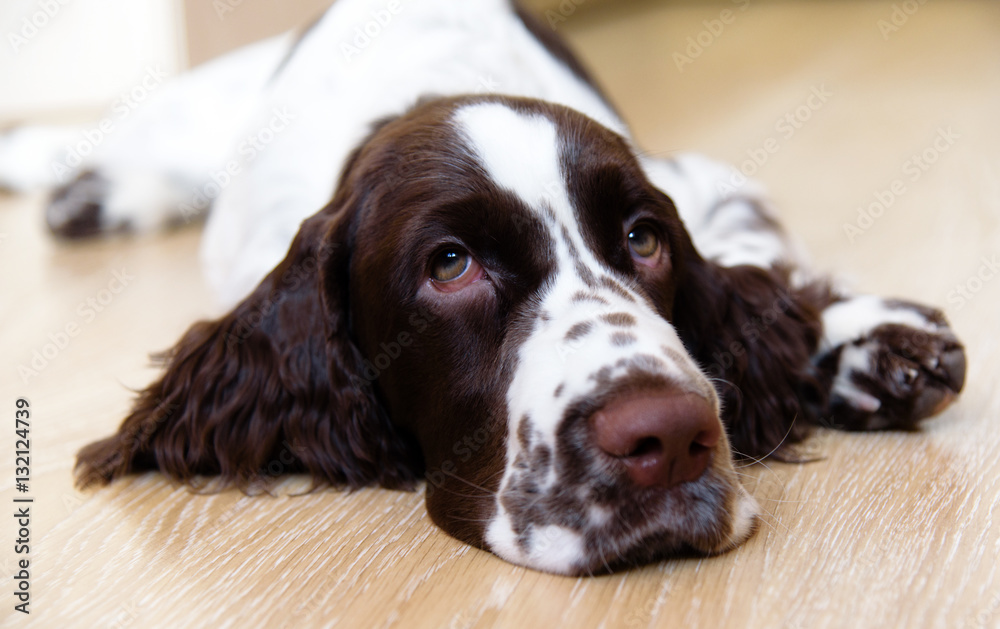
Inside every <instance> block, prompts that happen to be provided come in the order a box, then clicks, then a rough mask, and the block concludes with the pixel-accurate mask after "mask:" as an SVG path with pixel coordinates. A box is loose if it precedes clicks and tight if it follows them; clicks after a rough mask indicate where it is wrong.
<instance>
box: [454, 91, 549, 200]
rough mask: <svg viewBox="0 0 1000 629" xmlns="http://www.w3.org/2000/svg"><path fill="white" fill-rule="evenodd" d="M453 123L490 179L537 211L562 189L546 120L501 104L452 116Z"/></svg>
mask: <svg viewBox="0 0 1000 629" xmlns="http://www.w3.org/2000/svg"><path fill="white" fill-rule="evenodd" d="M455 122H457V123H458V126H459V129H460V130H461V131H462V132H463V133H464V135H465V136H466V138H467V139H468V141H469V144H470V146H469V148H470V149H472V150H473V151H474V152H475V153H476V156H477V157H478V158H479V160H480V162H481V163H482V165H483V167H484V168H485V169H486V172H487V173H488V174H489V176H490V178H491V179H493V181H494V182H495V183H496V184H497V185H499V186H500V187H502V188H507V189H508V190H510V191H512V192H514V193H515V194H517V195H518V196H519V197H521V200H523V201H524V202H525V203H526V204H527V205H528V207H530V208H533V209H537V208H538V207H539V205H540V204H541V203H542V201H543V200H544V199H545V198H546V197H552V196H553V192H554V191H555V190H558V189H559V188H561V187H562V174H561V172H560V168H559V137H558V133H557V131H556V126H555V124H553V122H552V121H551V120H549V119H548V118H545V117H543V116H539V115H531V114H521V113H518V112H516V111H514V110H513V109H511V108H509V107H507V106H505V105H502V104H500V103H479V104H476V105H470V106H468V107H463V108H462V109H460V110H458V112H456V113H455Z"/></svg>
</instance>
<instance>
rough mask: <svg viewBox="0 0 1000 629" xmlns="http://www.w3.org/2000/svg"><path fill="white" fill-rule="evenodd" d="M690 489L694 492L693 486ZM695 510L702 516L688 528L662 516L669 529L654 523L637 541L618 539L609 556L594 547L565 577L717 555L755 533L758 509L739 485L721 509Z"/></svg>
mask: <svg viewBox="0 0 1000 629" xmlns="http://www.w3.org/2000/svg"><path fill="white" fill-rule="evenodd" d="M692 485H696V483H692ZM691 489H694V491H695V493H697V492H698V490H697V488H695V487H692V488H691ZM695 510H696V511H701V512H702V513H700V514H699V517H697V518H696V520H697V521H696V522H690V528H687V527H682V528H678V527H677V524H676V518H675V517H673V516H670V517H665V518H664V520H666V521H667V522H668V523H669V526H664V527H663V528H658V527H657V525H658V524H660V523H659V522H654V523H653V524H652V526H651V527H647V528H649V529H651V530H649V531H648V532H646V533H645V534H644V535H642V536H641V537H640V538H639V539H638V540H634V539H628V540H621V543H622V547H621V548H619V549H616V550H614V551H613V552H612V553H611V554H610V555H609V554H608V553H607V552H606V551H605V552H600V551H601V550H602V549H601V547H600V545H598V546H597V547H595V548H594V550H595V551H597V552H595V553H594V555H593V556H592V557H589V558H588V560H587V561H585V562H583V563H581V564H580V565H579V566H577V567H576V568H575V570H574V571H572V572H570V573H568V574H574V575H577V576H582V575H593V574H601V573H610V572H619V571H622V570H626V569H631V568H636V567H639V566H643V565H647V564H650V563H654V562H657V561H663V560H666V559H678V558H686V557H706V556H712V555H718V554H722V553H725V552H728V551H730V550H733V549H734V548H737V547H739V546H740V545H742V544H743V543H744V542H746V541H747V540H749V539H750V537H752V536H753V534H754V532H755V531H756V530H757V525H758V522H759V514H760V507H759V506H758V504H757V501H756V500H754V498H753V497H752V496H750V494H748V493H747V492H746V490H744V489H743V488H742V487H741V486H739V485H737V486H736V488H735V491H734V492H733V493H732V495H731V496H730V499H729V500H727V501H726V504H725V505H724V506H721V505H719V506H715V507H714V508H713V507H712V506H709V505H707V504H702V505H699V506H697V507H695ZM710 512H712V513H710Z"/></svg>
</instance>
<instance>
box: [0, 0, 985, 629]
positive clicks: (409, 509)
mask: <svg viewBox="0 0 1000 629" xmlns="http://www.w3.org/2000/svg"><path fill="white" fill-rule="evenodd" d="M899 4H901V3H899ZM892 6H893V5H892V3H890V2H883V1H879V2H823V3H775V4H770V3H761V2H756V1H753V2H751V3H750V5H749V7H748V8H747V10H746V11H740V10H739V5H738V4H736V3H718V4H712V3H691V4H683V5H680V6H665V5H661V4H658V3H639V4H629V5H627V6H625V5H623V4H622V5H620V6H613V4H612V3H603V4H601V5H600V6H597V7H594V8H592V9H590V10H588V9H587V8H586V5H583V6H581V8H580V9H579V11H577V12H575V13H574V14H573V15H572V16H570V18H569V19H568V20H567V21H566V22H564V23H560V24H559V25H558V28H559V30H560V32H563V33H564V34H565V35H567V36H568V37H569V38H570V39H571V40H573V42H574V43H575V44H576V45H577V46H578V47H579V48H580V49H581V52H582V54H583V56H584V57H585V58H586V60H587V61H588V62H589V64H590V65H591V66H592V68H593V69H594V71H595V73H596V74H597V76H598V77H600V79H601V80H602V81H603V83H604V84H605V85H606V86H607V88H608V91H609V92H610V94H611V95H612V97H613V98H614V99H615V101H616V102H617V104H618V105H619V106H620V107H621V109H622V111H623V112H624V114H625V116H626V117H627V118H628V119H629V120H630V121H631V122H632V123H633V124H634V126H635V129H636V130H637V132H638V136H639V138H640V140H641V141H642V143H643V144H644V146H646V147H648V148H649V149H650V150H651V151H655V152H665V153H670V152H674V151H680V150H700V151H704V152H707V153H709V154H711V155H714V156H716V157H718V158H721V159H726V160H729V161H733V162H736V163H740V162H743V161H744V160H746V159H747V157H748V153H747V151H753V150H754V149H757V148H759V147H761V146H763V144H764V142H765V141H766V140H767V139H768V138H774V139H776V140H777V141H778V143H779V150H777V151H776V152H774V153H773V154H771V155H769V157H768V159H767V161H766V162H765V163H764V164H763V165H761V166H759V167H757V168H756V169H755V170H757V173H756V174H757V176H758V177H759V178H760V179H762V180H763V181H764V182H765V183H766V184H767V185H768V186H769V187H770V188H771V190H772V192H773V193H774V196H775V198H776V199H777V201H778V205H779V208H780V210H781V212H782V213H783V215H784V216H785V217H786V220H787V222H788V224H789V225H790V226H791V229H792V231H793V232H795V233H796V234H797V235H799V236H800V237H801V239H802V240H803V242H804V244H805V245H806V247H807V248H808V250H809V251H810V252H811V253H812V256H813V258H814V260H815V261H816V265H817V266H818V267H819V268H821V269H826V270H832V271H834V272H836V273H838V274H840V275H843V276H846V277H847V278H849V279H851V280H853V282H854V284H855V286H857V287H858V288H859V289H862V290H865V291H872V292H879V293H886V294H893V295H897V296H901V297H906V298H910V299H914V300H919V301H924V302H927V303H930V304H934V305H937V306H939V307H943V308H944V309H945V310H946V312H947V314H948V316H949V317H950V319H951V321H952V322H953V324H954V326H955V328H956V329H957V331H958V333H959V336H960V337H961V338H963V339H964V340H965V341H966V343H967V346H968V351H969V378H968V382H967V385H966V390H965V392H964V394H963V395H962V397H961V398H960V401H959V403H958V404H957V405H956V406H954V407H952V408H951V409H949V410H948V411H946V412H945V413H944V414H943V415H942V416H940V417H939V418H936V419H934V420H932V421H930V422H928V423H927V424H926V427H925V429H924V430H922V431H920V432H918V433H913V434H901V433H884V434H872V435H860V434H843V433H839V432H836V431H833V430H822V431H820V432H818V433H817V435H816V436H815V437H814V438H813V439H812V440H811V441H810V442H809V447H810V449H811V451H812V452H814V453H815V454H817V455H818V456H819V457H821V460H819V461H817V462H814V463H810V464H806V465H787V464H780V463H774V462H768V463H766V464H762V465H754V466H748V467H746V468H744V469H742V470H741V472H742V473H743V474H745V481H746V484H747V486H748V488H749V489H750V490H751V491H752V493H753V494H754V495H755V496H756V497H757V498H758V500H759V501H760V502H761V504H762V505H763V506H764V508H765V510H766V511H767V514H768V515H767V516H766V518H765V524H764V525H763V526H762V528H761V530H760V531H759V532H758V533H757V535H756V536H754V537H753V538H752V539H751V540H750V541H749V543H747V544H746V545H745V546H743V547H741V548H740V549H738V550H736V551H734V552H731V553H729V554H726V555H723V556H720V557H715V558H710V559H679V560H669V561H664V562H661V563H658V564H655V565H650V566H647V567H644V568H641V569H637V570H633V571H630V572H627V573H623V574H617V575H612V576H600V577H595V578H580V579H572V578H564V577H554V576H550V575H544V574H539V573H536V572H531V571H527V570H524V569H521V568H517V567H514V566H511V565H509V564H506V563H504V562H503V561H501V560H499V559H497V558H495V557H493V556H492V555H489V554H487V553H484V552H481V551H478V550H475V549H470V548H468V547H465V546H463V545H462V544H460V543H458V542H455V541H453V540H452V539H450V538H448V537H447V536H446V535H444V534H443V533H441V532H440V531H439V530H437V529H436V528H435V527H434V526H433V525H432V524H431V523H430V521H429V520H428V518H427V516H426V514H425V512H424V507H423V500H422V495H421V494H420V493H404V492H392V491H383V490H375V489H372V490H364V491H357V492H353V493H338V492H333V491H324V492H318V493H313V494H309V495H305V496H293V495H291V494H294V493H297V492H299V491H301V490H303V489H304V488H305V487H306V486H307V483H306V481H305V480H304V479H302V478H291V479H289V480H288V481H287V482H285V483H283V484H282V485H281V487H280V490H279V491H277V492H276V494H277V495H275V496H273V497H272V496H257V497H246V496H243V495H242V494H239V493H235V492H224V493H220V494H210V495H197V494H194V493H192V492H190V491H188V490H186V489H183V488H176V487H173V486H171V485H170V484H169V483H167V482H166V481H164V480H163V479H162V478H161V477H159V476H157V475H155V474H148V475H144V476H141V477H138V478H135V479H134V480H129V481H126V482H120V483H116V484H115V485H114V486H112V487H111V488H109V489H105V490H101V491H96V492H87V493H80V492H78V491H76V490H75V489H74V488H73V486H72V476H71V469H72V465H73V457H74V453H75V452H76V450H78V449H79V448H80V447H81V446H83V445H84V444H86V443H87V442H89V441H91V440H93V439H95V438H97V437H99V436H103V435H105V434H106V433H109V432H111V431H112V430H113V429H114V428H115V427H116V426H117V424H118V422H119V421H120V420H121V418H122V417H123V416H124V413H125V412H126V410H127V408H128V406H129V402H130V398H131V393H130V392H129V388H130V387H131V388H138V387H141V386H143V385H145V384H146V383H148V382H149V381H150V380H151V379H152V378H153V376H154V371H152V370H151V369H149V368H148V366H147V363H148V361H147V359H146V355H147V352H150V351H154V350H160V349H163V348H166V347H168V346H169V345H170V344H171V343H172V342H173V341H174V340H176V339H177V338H178V336H179V335H180V334H181V333H182V332H183V330H184V329H185V328H186V326H187V325H188V324H189V323H191V322H192V321H193V320H194V319H196V318H198V317H203V316H209V315H214V314H218V312H217V311H215V310H213V306H212V305H211V299H210V295H209V294H208V292H207V290H206V288H205V287H204V284H203V282H202V279H201V275H200V272H199V269H198V265H197V261H196V249H197V241H198V237H199V234H198V232H197V230H196V229H188V230H183V231H179V232H175V233H171V234H166V235H162V236H157V237H145V238H139V239H114V240H110V241H106V242H99V243H89V244H83V245H65V244H60V243H56V242H53V241H52V240H51V239H50V238H49V237H48V236H47V235H46V234H45V233H44V230H43V228H42V220H41V213H40V207H41V205H42V199H41V198H40V197H39V196H28V197H9V196H8V197H3V198H0V235H2V236H0V256H2V261H3V263H2V265H0V277H2V290H0V355H2V356H3V357H4V367H3V369H4V375H3V378H2V379H0V415H3V416H5V417H8V418H12V417H13V404H14V400H15V398H16V397H17V396H27V397H28V398H30V400H31V402H32V407H33V410H34V416H33V417H34V419H33V422H32V430H33V433H32V435H33V441H32V447H33V460H32V473H33V481H32V494H33V495H34V496H35V499H36V502H35V505H34V520H33V523H32V529H31V534H32V538H33V541H34V543H33V547H32V551H33V555H32V565H33V571H32V578H33V583H32V588H33V589H32V592H33V599H32V610H33V613H32V615H31V617H30V624H31V625H32V626H39V627H71V626H72V627H128V626H132V627H213V628H215V629H221V628H223V627H311V626H340V627H406V628H411V627H456V628H459V627H461V628H464V627H554V626H572V627H628V628H632V627H636V628H638V627H660V626H662V627H723V626H725V627H755V628H756V627H767V628H788V629H796V628H803V629H805V628H810V629H811V628H826V627H852V628H853V627H933V628H941V629H945V628H949V629H950V628H953V627H968V628H972V627H1000V575H998V568H997V561H996V558H997V555H998V552H1000V529H998V524H997V518H998V517H1000V483H998V479H1000V464H998V457H997V452H998V451H1000V417H998V416H1000V394H998V393H997V387H996V383H997V378H998V375H1000V367H998V365H1000V355H998V354H1000V352H998V349H1000V348H998V342H997V321H998V308H1000V279H998V278H989V279H985V280H982V281H974V280H973V278H975V277H976V276H977V273H979V271H980V268H981V266H982V264H983V262H982V258H983V257H986V258H987V259H992V258H994V257H995V256H1000V177H998V175H1000V152H998V151H1000V150H998V148H997V147H1000V120H998V116H997V113H998V112H1000V4H997V3H995V2H961V1H955V2H928V3H926V4H923V5H920V8H919V9H918V10H917V12H916V13H914V14H913V15H912V16H909V18H908V20H907V22H906V23H905V24H903V25H902V26H901V27H900V29H899V30H898V31H895V32H891V33H889V35H888V39H886V38H884V37H883V35H882V33H880V30H879V27H878V21H879V20H889V19H891V14H892V11H893V8H892ZM723 9H730V10H734V15H735V16H736V19H735V21H734V22H733V23H732V24H730V25H727V26H726V27H725V29H724V31H723V32H722V33H721V34H720V35H719V36H718V37H717V38H715V39H714V41H713V42H712V43H711V44H710V45H709V46H708V47H706V48H705V49H704V50H703V52H702V53H701V54H700V55H699V56H698V57H697V58H696V59H694V60H693V62H692V63H691V64H688V65H685V66H684V67H683V71H681V70H679V69H678V67H677V65H676V64H675V61H674V59H673V57H672V55H673V54H674V53H675V52H681V53H683V52H684V47H685V46H686V45H687V44H686V39H687V37H695V38H696V37H697V36H698V33H699V31H701V30H703V29H704V28H705V26H704V25H703V21H704V20H713V19H716V18H717V17H718V16H719V15H720V12H721V11H722V10H723ZM819 86H825V88H826V89H827V90H828V91H829V92H830V93H831V96H830V97H829V98H828V99H827V101H826V102H825V103H823V104H822V107H820V108H818V109H816V110H814V111H811V112H810V114H809V119H808V120H806V121H804V122H802V124H801V126H800V128H797V129H795V133H794V134H792V136H791V137H787V138H786V137H785V136H784V135H783V134H782V133H781V132H780V131H778V130H777V128H776V123H777V121H778V120H779V119H781V118H782V117H784V116H785V115H786V114H788V113H789V112H791V113H793V114H794V112H795V110H796V108H798V107H799V106H800V105H802V103H803V101H804V100H805V99H806V97H807V96H808V94H809V92H810V90H811V89H812V88H814V87H819ZM949 127H950V128H951V129H952V130H953V132H954V133H956V134H958V136H959V137H958V139H957V140H955V141H954V143H953V144H952V145H951V146H949V148H948V150H947V151H946V152H944V153H941V154H940V155H938V156H937V157H938V159H937V160H936V161H935V163H934V164H932V165H931V166H930V168H928V170H927V171H926V172H921V176H920V177H919V178H918V180H916V181H911V180H910V178H909V177H908V176H907V175H905V174H904V169H905V167H906V166H905V164H906V162H907V160H909V159H910V158H911V156H912V155H913V154H914V153H920V152H923V151H924V150H925V149H927V148H928V147H930V146H932V145H933V142H934V138H935V136H936V134H937V133H939V130H940V129H947V128H949ZM895 179H902V180H903V181H904V182H905V185H906V192H905V193H904V194H901V195H899V196H898V198H896V199H895V201H894V203H893V205H892V206H891V207H890V208H889V209H888V210H886V212H885V213H884V215H882V216H881V217H880V218H879V219H878V220H877V221H875V223H874V224H873V225H872V226H871V227H870V228H869V229H867V231H865V232H864V233H863V235H861V236H860V237H858V238H856V239H855V240H854V242H853V243H852V242H850V241H849V239H848V238H847V236H846V235H845V232H844V228H843V225H844V224H845V223H848V222H853V221H855V219H856V218H857V212H856V208H857V207H859V206H862V205H868V204H869V203H871V202H872V201H873V200H874V197H873V195H874V194H875V193H876V192H878V191H880V190H883V189H885V188H888V187H889V186H890V185H891V183H892V182H893V181H894V180H895ZM115 271H118V272H125V273H127V274H128V275H130V276H132V278H133V279H131V280H129V283H128V285H127V286H126V287H125V289H124V290H122V291H121V292H120V293H118V294H115V295H114V296H113V299H112V300H111V301H110V302H109V303H108V304H106V305H105V306H103V307H102V311H101V312H99V313H96V314H95V316H93V317H92V320H87V318H85V317H84V316H82V315H81V313H80V310H79V308H80V306H79V305H80V304H81V303H84V304H86V300H87V299H88V298H92V297H93V298H96V297H97V296H98V295H100V294H101V291H102V290H103V289H105V288H106V287H107V286H108V283H109V281H110V278H111V277H112V273H113V272H115ZM957 285H963V286H966V287H967V289H968V290H970V291H971V290H972V289H973V288H975V289H976V290H975V292H974V294H972V293H970V294H971V295H972V298H971V299H969V300H963V301H962V302H961V303H959V301H958V300H957V299H956V297H955V295H956V293H954V291H955V290H956V286H957ZM949 298H950V299H949ZM68 323H77V324H78V325H79V327H80V331H79V333H78V334H77V335H76V336H74V337H72V338H71V340H70V343H69V345H68V346H67V347H66V348H65V349H62V350H60V351H59V352H58V354H57V355H56V356H55V357H54V358H52V359H51V360H50V361H48V364H47V365H46V366H45V367H44V369H42V370H41V371H40V372H39V374H38V375H37V376H36V377H33V378H31V379H29V380H28V382H26V383H25V382H23V381H22V379H21V378H20V377H19V376H18V372H17V366H18V365H22V364H23V365H27V364H29V363H30V361H31V360H32V357H33V352H34V351H36V350H41V348H43V346H44V345H45V344H47V343H49V342H50V338H49V335H50V334H55V333H57V332H58V331H59V330H63V329H65V326H66V325H67V324H68ZM12 423H13V421H12V419H10V420H6V421H4V422H3V425H4V426H10V425H11V424H12ZM4 430H5V434H4V436H3V438H2V439H0V444H2V447H3V448H4V450H3V454H2V455H0V461H2V464H0V500H2V501H3V504H5V505H10V500H11V498H12V497H13V496H14V489H13V486H12V480H11V479H12V477H13V454H12V451H13V435H12V434H10V433H11V432H12V431H11V430H8V429H7V428H5V429H4ZM4 512H6V507H5V511H4ZM3 520H4V522H3V524H2V525H0V531H2V536H3V540H4V542H3V544H2V545H0V568H2V570H0V572H2V576H3V580H2V583H3V584H4V586H3V587H2V588H0V610H2V611H0V618H2V619H3V624H4V625H5V626H12V627H13V626H22V625H25V624H26V623H25V619H24V618H23V617H22V615H21V614H15V613H13V612H12V611H11V608H12V606H13V597H12V596H11V595H10V594H9V593H8V592H9V591H10V584H11V583H12V581H11V579H10V576H11V575H12V574H13V572H14V570H13V561H14V559H15V556H14V554H13V551H12V549H11V544H9V543H8V541H9V540H11V535H12V533H13V532H14V528H13V523H12V522H11V521H10V518H9V517H7V518H3Z"/></svg>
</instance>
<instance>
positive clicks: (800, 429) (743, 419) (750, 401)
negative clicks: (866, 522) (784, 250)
mask: <svg viewBox="0 0 1000 629" xmlns="http://www.w3.org/2000/svg"><path fill="white" fill-rule="evenodd" d="M681 275H682V277H680V278H679V281H678V285H677V292H676V296H675V299H674V307H673V323H674V326H675V327H676V328H677V331H678V334H679V335H680V337H681V339H682V340H683V341H684V344H685V346H686V347H687V348H688V351H689V352H691V354H692V356H694V357H695V359H696V360H697V361H698V362H699V364H700V365H701V366H702V369H703V370H704V371H705V372H706V374H707V375H708V377H709V378H710V379H711V380H712V382H713V384H714V385H715V387H716V391H718V393H719V397H720V400H721V402H722V416H723V417H722V419H723V422H724V423H725V425H726V427H727V430H728V432H729V437H730V442H731V444H732V446H733V449H734V450H735V451H736V452H737V453H738V454H740V455H743V456H747V457H753V458H759V457H764V456H768V455H771V456H776V457H777V458H794V451H793V450H792V449H791V448H790V447H789V446H791V445H793V444H795V443H797V442H800V441H801V440H802V439H803V438H804V437H805V436H806V434H807V432H808V429H809V424H810V423H811V422H812V421H813V420H814V418H813V417H812V415H813V414H814V413H815V412H816V409H818V408H822V407H823V405H824V400H822V399H820V398H821V396H822V389H821V387H819V385H818V382H817V380H816V375H815V371H814V368H813V367H812V364H811V357H812V355H813V353H814V352H815V350H816V347H817V343H818V342H819V336H820V332H821V322H820V312H819V308H818V305H819V304H820V302H821V301H822V300H823V299H824V295H825V294H826V293H825V290H826V289H825V288H824V287H822V286H818V285H814V286H810V287H807V288H805V289H800V290H793V289H792V288H791V283H790V281H789V273H788V271H787V270H786V269H782V268H774V269H762V268H759V267H755V266H749V265H741V266H734V267H723V266H719V265H717V264H715V263H712V262H709V261H706V260H703V259H701V258H700V256H698V254H697V253H696V252H694V250H693V247H691V250H690V253H689V255H688V259H687V260H686V263H685V265H684V271H683V273H682V274H681Z"/></svg>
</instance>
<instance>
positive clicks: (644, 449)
mask: <svg viewBox="0 0 1000 629" xmlns="http://www.w3.org/2000/svg"><path fill="white" fill-rule="evenodd" d="M662 454H663V444H662V443H660V440H659V439H657V438H656V437H646V438H644V439H640V440H639V442H638V443H636V444H635V448H634V449H633V450H632V451H631V452H629V453H628V454H627V455H625V456H627V457H629V458H638V457H644V456H659V455H662Z"/></svg>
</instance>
